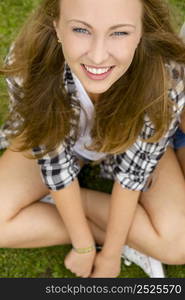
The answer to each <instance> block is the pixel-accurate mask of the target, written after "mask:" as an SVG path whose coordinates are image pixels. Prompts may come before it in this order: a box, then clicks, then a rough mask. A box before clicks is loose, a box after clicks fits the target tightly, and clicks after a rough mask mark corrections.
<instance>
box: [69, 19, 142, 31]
mask: <svg viewBox="0 0 185 300" xmlns="http://www.w3.org/2000/svg"><path fill="white" fill-rule="evenodd" d="M69 22H78V23H82V24H84V25H86V26H87V27H89V28H91V29H92V28H93V27H92V26H91V25H89V24H88V23H86V22H84V21H81V20H77V19H72V20H69V21H67V23H69ZM127 26H130V27H133V28H136V26H135V25H132V24H117V25H114V26H112V27H110V28H109V29H110V30H112V29H116V28H118V27H127Z"/></svg>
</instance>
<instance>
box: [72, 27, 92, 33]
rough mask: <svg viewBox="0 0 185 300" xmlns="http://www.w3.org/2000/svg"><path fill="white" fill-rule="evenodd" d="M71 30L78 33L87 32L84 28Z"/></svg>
mask: <svg viewBox="0 0 185 300" xmlns="http://www.w3.org/2000/svg"><path fill="white" fill-rule="evenodd" d="M73 31H74V32H78V33H89V32H88V30H87V29H85V28H73Z"/></svg>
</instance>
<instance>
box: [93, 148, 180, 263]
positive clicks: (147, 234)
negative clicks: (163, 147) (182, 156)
mask: <svg viewBox="0 0 185 300" xmlns="http://www.w3.org/2000/svg"><path fill="white" fill-rule="evenodd" d="M155 173H156V177H157V179H156V182H155V183H154V185H153V186H152V187H151V188H150V189H149V190H148V191H147V192H145V193H142V195H141V198H140V203H139V204H138V208H137V210H136V214H135V218H134V221H133V224H132V226H131V228H130V231H129V234H128V240H127V244H128V245H130V246H132V247H134V248H136V249H137V250H139V251H141V252H143V253H146V254H148V255H150V256H153V257H155V258H157V259H159V260H161V261H163V262H165V263H168V264H184V263H185V183H184V177H183V174H182V171H181V169H180V166H179V164H178V162H177V159H176V156H175V154H174V152H173V150H172V149H170V148H169V149H168V150H167V152H166V154H165V155H164V156H163V158H162V159H161V161H160V162H159V165H158V167H157V168H156V172H155ZM95 193H96V194H95ZM109 202H110V195H108V194H104V193H102V196H101V200H100V196H99V194H98V192H94V191H90V190H89V192H88V216H89V218H90V219H91V220H92V221H93V222H94V223H95V224H96V225H97V226H98V227H99V228H100V229H101V230H103V231H105V230H106V224H107V218H108V209H109Z"/></svg>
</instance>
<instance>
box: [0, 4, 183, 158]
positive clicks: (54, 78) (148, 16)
mask: <svg viewBox="0 0 185 300" xmlns="http://www.w3.org/2000/svg"><path fill="white" fill-rule="evenodd" d="M141 2H142V4H143V35H142V39H141V41H140V44H139V46H138V48H137V50H136V53H135V56H134V59H133V61H132V64H131V66H130V67H129V69H128V71H127V72H126V73H125V74H124V75H123V76H122V77H121V78H120V79H119V80H117V81H116V82H115V83H114V84H113V85H112V86H111V87H110V89H109V90H107V91H106V92H105V93H103V94H102V95H101V96H100V99H99V100H98V101H97V102H96V103H95V122H94V126H93V129H92V138H93V143H92V145H91V147H89V149H91V150H96V151H102V152H106V153H110V154H115V153H121V152H123V151H124V150H126V149H127V148H128V147H129V146H130V145H132V144H133V143H134V141H135V140H136V138H137V137H138V135H139V133H140V132H141V129H142V127H143V124H144V116H145V114H147V115H148V117H149V118H150V120H151V121H152V123H153V124H154V127H155V131H154V134H153V135H152V136H151V137H150V138H149V139H148V141H149V142H155V141H158V140H159V139H160V138H161V137H162V136H163V134H164V133H165V132H166V131H167V129H168V127H169V124H170V121H171V120H172V117H173V110H172V102H171V100H170V99H169V97H168V87H169V80H170V79H169V76H168V72H167V71H166V68H165V63H168V62H170V61H175V62H177V63H185V45H184V44H183V42H182V40H181V39H180V38H179V37H178V36H177V34H176V33H175V32H174V29H173V28H172V26H171V23H170V16H169V10H168V6H167V4H166V3H165V1H163V0H141ZM59 4H60V1H59V0H44V1H42V3H41V5H40V6H39V8H38V9H37V10H36V11H35V12H34V14H32V15H31V16H30V18H29V19H28V20H27V22H26V24H25V25H24V27H23V29H22V30H21V32H20V34H19V36H18V37H17V39H16V41H15V43H14V48H13V53H12V62H11V64H6V65H5V66H4V67H3V68H1V70H0V73H1V74H3V75H5V76H7V77H10V76H17V77H20V78H22V80H23V84H22V85H21V86H18V85H17V86H16V88H15V89H14V98H15V102H14V105H13V109H12V110H11V112H10V115H9V117H8V121H9V122H8V124H9V129H12V130H14V135H11V136H10V138H12V137H18V136H19V137H21V143H20V144H19V147H18V149H17V150H18V151H24V150H29V149H31V148H33V147H37V146H39V145H41V144H43V145H45V149H46V151H45V153H48V152H50V151H53V150H54V149H56V148H57V147H58V146H59V144H61V142H62V141H64V140H65V138H66V137H67V136H68V135H69V133H70V130H71V126H72V124H71V120H72V119H74V118H75V113H74V110H73V107H72V105H71V103H72V97H71V95H70V94H67V93H66V91H65V88H64V85H63V80H62V79H63V70H64V56H63V53H62V48H61V46H60V44H59V43H58V42H57V37H56V33H55V30H54V26H53V20H56V19H57V18H59ZM21 95H22V96H21ZM107 99H108V101H107ZM18 119H19V121H20V120H22V122H19V125H18V126H17V127H16V131H15V126H14V125H13V124H15V122H16V121H17V120H18ZM42 155H43V154H42Z"/></svg>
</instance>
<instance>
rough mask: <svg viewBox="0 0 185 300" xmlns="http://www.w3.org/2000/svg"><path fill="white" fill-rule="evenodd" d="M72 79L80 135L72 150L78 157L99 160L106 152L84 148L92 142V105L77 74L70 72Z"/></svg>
mask: <svg viewBox="0 0 185 300" xmlns="http://www.w3.org/2000/svg"><path fill="white" fill-rule="evenodd" d="M72 75H73V79H74V82H75V85H76V90H77V97H78V99H79V101H80V104H81V107H82V108H81V111H80V124H79V126H80V137H79V138H78V140H77V141H76V143H75V145H74V148H73V150H74V152H75V153H76V154H77V155H79V156H80V157H81V156H82V157H84V158H86V159H90V160H99V159H101V158H103V157H105V156H106V153H103V152H96V151H89V150H87V149H85V145H90V144H91V143H92V138H91V135H90V132H91V128H92V126H93V121H94V105H93V103H92V101H91V99H90V98H89V96H88V94H87V92H86V91H85V89H84V87H83V85H82V84H81V82H80V80H79V79H78V78H77V76H76V75H75V74H74V73H72Z"/></svg>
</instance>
